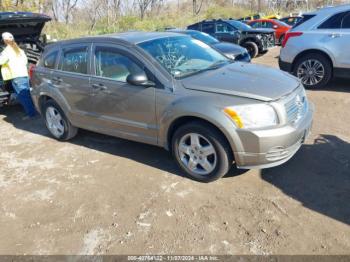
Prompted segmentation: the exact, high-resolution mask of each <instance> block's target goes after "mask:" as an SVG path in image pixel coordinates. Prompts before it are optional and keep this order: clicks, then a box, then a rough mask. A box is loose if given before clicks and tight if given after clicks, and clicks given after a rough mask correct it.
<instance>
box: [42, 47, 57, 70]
mask: <svg viewBox="0 0 350 262" xmlns="http://www.w3.org/2000/svg"><path fill="white" fill-rule="evenodd" d="M57 56H58V51H54V52H52V53H50V54H48V55H47V56H45V57H44V59H43V62H42V66H43V67H46V68H48V69H55V65H56V60H57Z"/></svg>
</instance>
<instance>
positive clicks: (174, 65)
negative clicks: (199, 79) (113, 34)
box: [138, 36, 231, 78]
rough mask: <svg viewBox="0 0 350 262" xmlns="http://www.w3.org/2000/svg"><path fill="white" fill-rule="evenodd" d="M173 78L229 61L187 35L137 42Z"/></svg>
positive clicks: (219, 65)
mask: <svg viewBox="0 0 350 262" xmlns="http://www.w3.org/2000/svg"><path fill="white" fill-rule="evenodd" d="M138 46H139V47H141V48H142V49H143V50H145V51H146V52H147V53H149V54H150V55H151V56H152V57H153V58H155V59H156V60H157V61H158V62H159V63H160V64H161V65H162V66H163V67H164V68H165V69H166V70H167V71H168V72H169V73H170V74H171V75H173V76H174V77H175V78H183V77H186V76H189V75H193V74H197V73H200V72H203V71H206V70H214V69H217V68H219V67H221V66H223V65H225V64H228V63H231V60H229V59H227V58H226V57H225V56H224V55H222V54H220V53H219V52H217V51H216V50H214V49H213V48H211V47H210V46H208V45H207V44H205V43H203V42H201V41H199V40H197V39H193V38H190V37H188V36H183V37H182V36H171V37H164V38H159V39H155V40H150V41H146V42H142V43H139V44H138Z"/></svg>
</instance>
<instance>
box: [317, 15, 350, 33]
mask: <svg viewBox="0 0 350 262" xmlns="http://www.w3.org/2000/svg"><path fill="white" fill-rule="evenodd" d="M346 14H347V12H344V13H339V14H336V15H333V16H332V17H331V18H329V19H328V20H327V21H326V22H324V23H323V24H321V25H320V26H319V27H318V28H319V29H340V28H341V26H342V21H343V18H344V17H345V16H346Z"/></svg>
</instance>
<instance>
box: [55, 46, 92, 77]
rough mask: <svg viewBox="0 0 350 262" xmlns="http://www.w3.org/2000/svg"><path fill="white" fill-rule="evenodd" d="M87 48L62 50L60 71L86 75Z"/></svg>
mask: <svg viewBox="0 0 350 262" xmlns="http://www.w3.org/2000/svg"><path fill="white" fill-rule="evenodd" d="M87 58H88V52H87V47H77V48H72V49H66V50H63V56H62V58H61V62H60V69H61V70H62V71H66V72H72V73H79V74H87Z"/></svg>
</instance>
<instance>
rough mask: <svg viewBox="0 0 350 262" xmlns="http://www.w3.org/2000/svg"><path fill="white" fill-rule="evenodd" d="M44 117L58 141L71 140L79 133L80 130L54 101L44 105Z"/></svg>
mask: <svg viewBox="0 0 350 262" xmlns="http://www.w3.org/2000/svg"><path fill="white" fill-rule="evenodd" d="M43 116H44V118H45V123H46V127H47V129H48V130H49V131H50V133H51V135H52V136H53V137H54V138H56V139H57V140H62V141H65V140H69V139H71V138H73V137H74V136H75V135H76V134H77V132H78V129H77V128H76V127H75V126H73V125H72V124H71V123H70V122H69V120H68V118H67V117H66V116H65V114H64V112H63V110H62V109H61V108H60V107H59V105H58V104H57V103H56V102H54V101H53V100H49V101H47V102H46V103H45V104H44V106H43Z"/></svg>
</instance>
